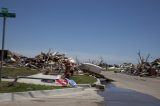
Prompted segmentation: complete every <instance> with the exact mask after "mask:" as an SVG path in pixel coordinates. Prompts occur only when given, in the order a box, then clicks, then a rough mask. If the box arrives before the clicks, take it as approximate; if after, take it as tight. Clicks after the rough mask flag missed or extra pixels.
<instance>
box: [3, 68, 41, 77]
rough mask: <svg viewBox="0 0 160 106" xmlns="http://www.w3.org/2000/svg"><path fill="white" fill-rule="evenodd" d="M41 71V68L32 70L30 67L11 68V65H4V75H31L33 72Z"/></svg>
mask: <svg viewBox="0 0 160 106" xmlns="http://www.w3.org/2000/svg"><path fill="white" fill-rule="evenodd" d="M37 73H40V71H39V70H31V69H30V68H11V67H4V68H3V70H2V76H10V77H16V76H29V75H33V74H37Z"/></svg>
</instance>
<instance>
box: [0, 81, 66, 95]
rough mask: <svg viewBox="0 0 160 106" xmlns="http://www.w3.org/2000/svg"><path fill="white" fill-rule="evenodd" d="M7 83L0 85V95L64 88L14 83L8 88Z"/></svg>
mask: <svg viewBox="0 0 160 106" xmlns="http://www.w3.org/2000/svg"><path fill="white" fill-rule="evenodd" d="M8 83H9V82H6V81H3V82H1V83H0V93H10V92H24V91H36V90H52V89H62V88H64V87H59V86H45V85H35V84H25V83H16V85H15V86H10V87H8Z"/></svg>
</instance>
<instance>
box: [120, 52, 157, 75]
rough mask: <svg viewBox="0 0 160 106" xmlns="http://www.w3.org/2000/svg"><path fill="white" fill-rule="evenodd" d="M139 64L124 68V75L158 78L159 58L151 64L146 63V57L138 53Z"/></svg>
mask: <svg viewBox="0 0 160 106" xmlns="http://www.w3.org/2000/svg"><path fill="white" fill-rule="evenodd" d="M138 56H139V63H138V64H137V65H133V64H132V65H128V66H127V67H125V68H124V70H123V71H121V72H124V73H127V74H131V75H138V76H160V58H159V59H156V60H154V61H153V62H148V58H149V56H150V55H148V56H147V57H146V58H144V57H143V56H141V54H140V52H139V53H138Z"/></svg>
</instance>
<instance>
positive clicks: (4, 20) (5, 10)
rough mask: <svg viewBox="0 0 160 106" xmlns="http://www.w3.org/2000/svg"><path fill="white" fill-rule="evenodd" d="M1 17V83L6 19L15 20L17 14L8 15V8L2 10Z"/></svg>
mask: <svg viewBox="0 0 160 106" xmlns="http://www.w3.org/2000/svg"><path fill="white" fill-rule="evenodd" d="M0 17H3V32H2V49H1V65H0V82H1V78H2V70H3V56H4V44H5V27H6V19H7V17H10V18H15V17H16V14H15V13H8V9H7V8H2V10H1V12H0Z"/></svg>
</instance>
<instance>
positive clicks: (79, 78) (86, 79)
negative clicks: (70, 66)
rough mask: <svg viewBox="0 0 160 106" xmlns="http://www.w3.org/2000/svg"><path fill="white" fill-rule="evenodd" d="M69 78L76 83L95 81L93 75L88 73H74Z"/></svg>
mask: <svg viewBox="0 0 160 106" xmlns="http://www.w3.org/2000/svg"><path fill="white" fill-rule="evenodd" d="M70 79H72V80H74V81H75V82H76V83H77V84H93V83H94V82H96V81H97V79H96V78H95V77H93V76H88V75H75V76H72V77H71V78H70Z"/></svg>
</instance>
